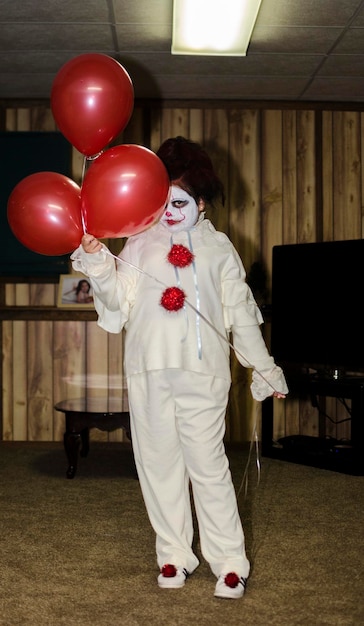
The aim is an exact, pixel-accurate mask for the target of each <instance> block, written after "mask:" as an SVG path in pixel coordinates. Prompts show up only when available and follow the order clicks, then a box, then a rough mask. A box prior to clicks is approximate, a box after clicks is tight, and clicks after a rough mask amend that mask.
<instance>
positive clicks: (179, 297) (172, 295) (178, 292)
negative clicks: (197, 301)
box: [160, 287, 186, 311]
mask: <svg viewBox="0 0 364 626" xmlns="http://www.w3.org/2000/svg"><path fill="white" fill-rule="evenodd" d="M185 299H186V295H185V294H184V292H183V291H182V289H180V288H179V287H168V288H167V289H166V290H165V291H163V293H162V297H161V301H160V303H161V305H162V306H163V307H164V308H165V309H167V311H179V310H180V309H182V308H183V305H184V303H185Z"/></svg>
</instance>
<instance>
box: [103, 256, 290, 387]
mask: <svg viewBox="0 0 364 626" xmlns="http://www.w3.org/2000/svg"><path fill="white" fill-rule="evenodd" d="M104 250H105V252H106V253H107V254H109V255H110V256H112V257H113V258H114V259H116V260H117V261H119V263H125V264H126V265H129V267H132V268H133V269H135V270H136V271H137V272H139V273H140V274H144V275H145V276H148V278H151V279H152V280H154V281H155V282H157V283H158V284H159V285H162V287H164V288H168V285H166V284H165V283H163V282H162V281H161V280H159V279H158V278H157V277H156V276H152V274H149V273H148V272H146V271H145V270H142V269H141V268H140V267H137V266H136V265H133V263H130V261H126V260H125V259H122V258H120V257H118V256H116V255H115V254H112V252H110V250H109V249H108V248H106V247H105V248H104ZM185 304H187V305H188V306H189V307H190V308H191V309H192V310H193V311H194V312H195V313H196V315H199V316H200V318H201V319H203V320H204V322H205V323H206V324H207V325H208V326H210V328H212V330H214V331H215V333H216V334H217V335H218V336H219V337H220V338H221V339H222V340H223V341H225V342H226V343H227V344H228V346H230V348H232V350H233V351H234V352H235V353H236V354H237V355H239V356H240V357H241V358H242V359H243V360H244V361H245V362H246V363H247V364H248V367H250V368H251V369H253V370H254V371H255V372H256V373H257V374H258V376H260V377H261V378H262V379H263V380H264V382H265V383H267V385H269V387H270V388H271V389H272V390H273V392H277V389H275V387H274V386H273V385H272V384H271V383H270V382H269V380H267V379H266V378H265V376H264V375H263V374H262V373H261V372H259V370H257V369H256V368H255V367H254V365H252V364H251V363H250V362H249V360H248V359H247V358H246V357H245V356H244V355H243V354H242V353H241V352H240V351H239V350H238V349H237V348H235V347H234V345H233V344H232V343H231V342H230V341H229V339H228V338H227V337H226V336H225V335H223V334H222V333H220V331H219V330H218V329H217V328H216V327H215V326H214V325H213V324H212V323H211V322H210V320H208V319H207V318H206V317H205V316H204V315H203V314H202V313H201V311H198V310H197V309H196V308H195V307H194V306H193V304H191V303H190V302H189V301H188V300H187V298H186V299H185ZM277 393H278V392H277Z"/></svg>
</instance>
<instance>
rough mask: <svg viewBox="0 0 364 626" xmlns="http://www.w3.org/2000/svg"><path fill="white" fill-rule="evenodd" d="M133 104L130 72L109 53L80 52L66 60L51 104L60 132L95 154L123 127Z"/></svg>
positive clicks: (55, 85) (72, 141)
mask: <svg viewBox="0 0 364 626" xmlns="http://www.w3.org/2000/svg"><path fill="white" fill-rule="evenodd" d="M133 107H134V88H133V83H132V82H131V79H130V76H129V74H128V73H127V71H126V70H125V69H124V68H123V66H122V65H120V63H118V61H116V60H115V59H113V58H111V57H109V56H107V55H106V54H96V53H95V54H81V55H80V56H77V57H75V58H74V59H71V61H69V62H68V63H66V64H65V65H64V66H63V67H62V68H61V69H60V71H59V72H58V74H57V75H56V77H55V79H54V81H53V85H52V89H51V108H52V112H53V116H54V119H55V121H56V123H57V125H58V127H59V129H60V131H61V133H62V134H63V135H64V136H65V137H66V139H68V141H70V143H71V144H72V145H73V146H75V148H77V150H78V151H79V152H81V153H82V154H84V155H86V156H93V155H95V154H97V153H98V152H100V151H101V150H102V149H103V148H105V146H107V145H108V144H109V143H110V142H111V141H112V140H113V139H115V137H117V135H118V134H119V133H120V132H121V131H122V130H124V128H125V126H126V125H127V123H128V121H129V119H130V117H131V114H132V112H133Z"/></svg>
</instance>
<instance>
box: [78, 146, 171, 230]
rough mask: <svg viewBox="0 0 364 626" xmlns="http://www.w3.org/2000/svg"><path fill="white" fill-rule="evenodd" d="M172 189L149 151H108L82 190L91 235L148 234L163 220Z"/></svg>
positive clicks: (122, 148) (134, 148) (118, 148)
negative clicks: (151, 227)
mask: <svg viewBox="0 0 364 626" xmlns="http://www.w3.org/2000/svg"><path fill="white" fill-rule="evenodd" d="M169 185H170V182H169V177H168V174H167V170H166V168H165V166H164V164H163V163H162V161H161V160H160V159H159V157H157V155H156V154H155V153H154V152H152V151H151V150H149V149H148V148H144V147H143V146H137V145H121V146H115V147H114V148H110V149H109V150H106V151H105V152H103V153H102V154H101V155H100V156H99V157H98V158H97V159H96V160H95V161H93V163H92V164H91V166H90V168H89V170H88V172H87V173H86V176H85V178H84V181H83V185H82V189H81V208H82V213H83V216H84V221H85V225H86V230H87V232H89V233H92V234H93V235H95V237H101V238H105V237H106V238H114V237H130V235H135V234H136V233H139V232H141V231H143V230H145V229H146V228H148V227H149V226H151V225H152V224H153V222H155V221H156V220H157V219H159V218H160V217H161V215H162V213H163V211H164V208H165V204H166V200H167V196H168V192H169Z"/></svg>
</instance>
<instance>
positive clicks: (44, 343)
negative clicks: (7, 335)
mask: <svg viewBox="0 0 364 626" xmlns="http://www.w3.org/2000/svg"><path fill="white" fill-rule="evenodd" d="M27 325H28V337H27V367H28V389H27V405H28V439H29V441H52V440H53V404H54V399H53V322H48V321H41V322H27Z"/></svg>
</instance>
